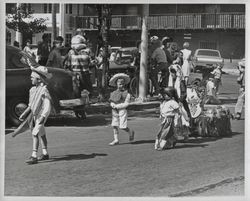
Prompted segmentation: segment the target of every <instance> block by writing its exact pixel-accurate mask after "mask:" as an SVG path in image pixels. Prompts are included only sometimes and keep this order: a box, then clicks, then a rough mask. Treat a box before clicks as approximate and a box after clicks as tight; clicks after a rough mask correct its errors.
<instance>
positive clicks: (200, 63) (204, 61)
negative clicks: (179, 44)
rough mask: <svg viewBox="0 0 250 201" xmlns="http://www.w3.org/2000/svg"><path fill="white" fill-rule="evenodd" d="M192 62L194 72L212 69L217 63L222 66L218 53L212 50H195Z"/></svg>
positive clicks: (221, 59)
mask: <svg viewBox="0 0 250 201" xmlns="http://www.w3.org/2000/svg"><path fill="white" fill-rule="evenodd" d="M192 62H193V68H194V72H196V71H202V70H204V69H206V68H212V67H214V66H215V65H216V64H217V63H218V64H220V65H222V66H223V65H224V59H223V58H222V57H221V54H220V51H219V50H214V49H197V50H196V51H195V53H194V57H193V60H192Z"/></svg>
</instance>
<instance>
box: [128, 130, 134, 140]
mask: <svg viewBox="0 0 250 201" xmlns="http://www.w3.org/2000/svg"><path fill="white" fill-rule="evenodd" d="M134 139H135V131H132V132H131V133H130V135H129V141H130V142H131V141H134Z"/></svg>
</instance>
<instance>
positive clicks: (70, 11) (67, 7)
mask: <svg viewBox="0 0 250 201" xmlns="http://www.w3.org/2000/svg"><path fill="white" fill-rule="evenodd" d="M66 14H72V4H66Z"/></svg>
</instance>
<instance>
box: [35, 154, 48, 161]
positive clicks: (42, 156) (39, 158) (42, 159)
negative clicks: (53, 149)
mask: <svg viewBox="0 0 250 201" xmlns="http://www.w3.org/2000/svg"><path fill="white" fill-rule="evenodd" d="M38 160H39V161H44V160H49V154H46V155H44V154H42V155H41V156H39V157H38Z"/></svg>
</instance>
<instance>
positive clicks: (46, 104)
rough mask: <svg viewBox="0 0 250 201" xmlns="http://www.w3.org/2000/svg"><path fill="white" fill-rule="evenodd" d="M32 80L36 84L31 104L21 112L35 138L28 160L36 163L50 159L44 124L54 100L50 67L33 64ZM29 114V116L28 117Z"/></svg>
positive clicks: (31, 92) (30, 99) (32, 90)
mask: <svg viewBox="0 0 250 201" xmlns="http://www.w3.org/2000/svg"><path fill="white" fill-rule="evenodd" d="M31 70H32V73H31V82H32V85H34V86H33V87H32V88H31V89H30V92H29V104H28V107H27V109H26V110H25V111H24V112H23V113H22V114H21V116H20V117H19V119H20V120H21V121H23V120H25V118H29V119H28V124H29V127H30V128H31V132H32V138H33V152H32V155H31V157H30V158H29V159H28V160H27V161H26V163H28V164H36V163H37V162H38V161H39V160H48V159H49V154H48V151H47V138H46V132H45V127H44V124H45V122H46V120H47V118H48V116H49V114H50V112H51V108H52V104H51V103H52V100H51V96H50V94H49V91H48V89H47V79H50V78H51V77H52V74H50V73H48V69H47V68H46V67H44V66H38V67H35V68H34V67H32V66H31ZM27 116H28V117H27ZM39 139H40V141H41V145H42V155H41V156H40V157H38V156H37V151H38V147H39Z"/></svg>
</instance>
